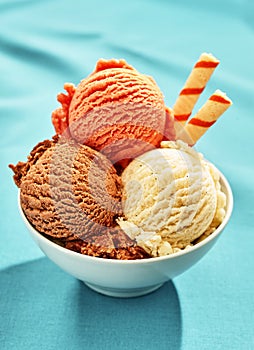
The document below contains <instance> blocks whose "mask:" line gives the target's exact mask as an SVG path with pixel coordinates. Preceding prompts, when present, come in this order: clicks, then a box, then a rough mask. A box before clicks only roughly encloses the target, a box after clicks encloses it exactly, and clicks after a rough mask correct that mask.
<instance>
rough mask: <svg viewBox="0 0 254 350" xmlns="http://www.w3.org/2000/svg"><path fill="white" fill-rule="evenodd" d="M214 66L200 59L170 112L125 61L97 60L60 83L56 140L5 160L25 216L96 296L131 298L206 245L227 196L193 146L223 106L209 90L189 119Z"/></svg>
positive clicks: (194, 258)
mask: <svg viewBox="0 0 254 350" xmlns="http://www.w3.org/2000/svg"><path fill="white" fill-rule="evenodd" d="M218 63H219V61H218V60H217V59H216V58H214V57H213V56H212V55H210V54H202V55H201V56H200V59H199V61H198V62H197V63H196V65H195V66H194V69H193V71H192V72H191V74H190V76H189V78H188V79H187V81H186V84H185V86H184V88H183V89H182V91H181V92H180V94H179V97H178V99H177V101H176V103H175V105H174V107H173V109H170V108H168V107H167V106H166V105H165V103H164V100H163V94H162V93H161V91H160V89H159V87H158V86H157V84H156V83H155V81H154V80H153V79H152V78H151V77H149V76H146V75H143V74H141V73H139V72H138V71H136V70H135V69H134V68H133V67H131V66H130V65H128V64H127V63H126V62H125V61H124V60H114V59H113V60H108V61H106V60H99V61H98V63H97V65H96V68H95V70H94V72H92V74H90V75H89V76H88V77H87V78H86V79H84V80H82V81H81V82H80V83H79V84H78V86H77V87H75V86H74V85H73V84H69V83H68V84H65V86H64V88H65V90H66V94H64V93H60V94H59V95H58V101H59V102H60V103H61V107H60V108H57V109H56V110H55V111H53V113H52V122H53V125H54V128H55V131H56V135H55V136H53V138H52V139H47V140H44V141H42V142H39V143H38V144H37V145H36V146H35V147H34V148H33V149H32V151H31V152H30V154H29V155H28V157H27V161H26V162H18V163H17V164H16V165H13V164H10V168H11V169H12V170H13V172H14V176H13V177H14V182H15V184H16V185H17V187H18V188H19V197H18V203H19V208H20V212H21V215H22V218H23V220H24V222H25V224H26V226H27V227H28V229H29V232H30V234H31V236H32V238H33V239H34V240H35V242H36V243H37V244H38V246H39V247H40V248H41V250H42V251H43V252H44V253H45V255H46V256H48V257H49V259H51V260H52V261H53V262H54V263H55V264H56V265H58V266H59V267H60V268H62V269H63V270H64V271H66V272H67V273H69V274H71V275H72V276H74V277H76V278H77V279H79V280H81V281H84V283H86V284H87V285H88V286H89V287H90V288H92V289H94V290H96V291H98V292H100V293H103V294H106V295H111V296H117V297H131V296H139V295H143V294H147V293H149V292H151V291H153V290H156V289H157V288H159V287H160V286H161V285H162V284H163V283H165V282H166V281H168V280H169V279H172V278H174V277H175V276H177V275H179V274H181V273H183V272H184V271H186V270H187V269H188V268H190V267H191V266H192V265H194V264H195V263H196V262H198V261H199V260H200V259H201V258H202V257H203V256H204V255H205V254H206V253H207V252H208V251H209V250H210V249H211V247H212V246H213V245H214V243H215V242H216V241H217V239H218V237H219V236H220V234H221V232H222V231H223V230H224V228H225V226H226V225H227V223H228V221H229V218H230V216H231V212H232V208H233V197H232V192H231V189H230V185H229V183H228V182H227V180H226V178H225V177H224V176H223V174H222V173H221V172H220V171H219V170H218V169H217V168H216V167H215V166H214V165H212V164H211V163H210V162H209V161H207V160H206V159H205V158H204V157H203V155H202V154H200V153H198V152H197V151H196V150H195V148H194V147H193V146H194V145H195V143H196V142H197V141H198V139H199V138H200V137H201V136H202V135H203V134H204V133H205V132H206V131H207V130H208V128H209V127H210V126H211V125H213V124H214V123H215V121H216V120H217V119H218V118H219V116H220V115H221V114H222V113H223V112H225V110H226V109H227V108H228V107H229V106H230V105H231V104H232V102H231V100H230V99H229V98H228V97H227V96H226V94H224V93H222V92H221V91H220V90H216V91H215V93H214V94H213V95H212V96H211V97H210V98H209V99H208V101H207V102H206V103H205V104H204V106H203V107H202V108H201V109H200V110H199V111H198V112H197V114H196V115H195V116H194V117H191V118H190V116H191V112H192V109H193V107H194V105H195V103H196V101H197V99H198V97H199V95H200V94H201V92H202V91H203V90H204V88H205V85H206V82H207V81H208V79H209V77H210V76H211V74H212V73H213V71H214V69H215V67H216V66H217V65H218ZM200 77H202V79H201V78H200Z"/></svg>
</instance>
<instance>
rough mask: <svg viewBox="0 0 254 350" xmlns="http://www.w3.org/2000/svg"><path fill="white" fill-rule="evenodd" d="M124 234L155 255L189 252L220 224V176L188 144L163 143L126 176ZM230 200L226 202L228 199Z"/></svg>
mask: <svg viewBox="0 0 254 350" xmlns="http://www.w3.org/2000/svg"><path fill="white" fill-rule="evenodd" d="M122 182H123V212H124V216H125V217H124V218H120V219H119V220H118V222H119V224H120V226H121V227H122V229H124V230H125V232H126V233H127V234H128V235H130V236H131V237H132V238H135V239H136V240H137V242H138V244H139V245H141V246H142V247H143V248H145V249H146V250H147V251H149V253H150V254H152V255H153V256H158V255H165V254H170V253H172V252H174V251H175V250H176V249H182V248H186V247H187V246H188V245H190V244H191V243H192V242H193V241H194V240H196V239H197V238H199V237H200V236H201V235H202V234H203V233H204V232H206V230H208V228H209V226H210V225H211V224H212V222H214V217H215V215H216V213H218V212H220V214H221V211H219V210H218V208H217V204H218V201H217V198H218V192H220V201H219V202H220V204H219V205H220V206H221V207H223V206H224V204H225V203H224V200H221V198H222V197H223V195H221V191H220V186H219V177H218V176H217V175H216V170H215V169H214V167H213V166H212V165H211V164H210V163H208V162H207V161H205V160H204V159H203V157H202V155H200V154H199V153H197V152H196V151H195V150H194V149H193V148H191V147H189V146H187V144H185V143H183V142H181V141H176V142H167V141H166V142H162V148H160V149H154V150H152V151H149V152H146V153H145V154H143V155H141V156H139V157H138V158H136V159H134V160H133V161H132V162H131V163H130V164H129V165H128V166H127V168H126V169H125V170H124V172H123V174H122ZM223 198H224V197H223Z"/></svg>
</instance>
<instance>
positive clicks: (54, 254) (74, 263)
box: [18, 173, 233, 297]
mask: <svg viewBox="0 0 254 350" xmlns="http://www.w3.org/2000/svg"><path fill="white" fill-rule="evenodd" d="M220 175H221V186H222V189H223V191H224V193H225V194H226V196H227V207H226V216H225V219H224V221H223V222H222V224H221V225H220V226H219V227H218V228H217V229H216V230H215V232H214V233H212V234H211V235H210V236H209V237H207V238H206V239H205V240H203V241H202V242H200V243H198V244H196V245H195V246H193V247H192V248H191V249H190V250H186V251H180V252H178V253H175V254H172V255H168V256H163V257H158V258H150V259H143V260H127V261H125V260H113V259H102V258H96V257H90V256H86V255H82V254H79V253H76V252H74V251H71V250H68V249H66V248H63V247H61V246H59V245H57V244H55V243H53V242H52V241H50V240H49V239H47V238H45V237H44V236H42V235H41V234H40V233H39V232H38V231H36V230H35V229H34V227H33V226H32V225H31V224H30V223H29V221H28V220H27V218H26V217H25V215H24V213H23V211H22V209H21V206H20V201H19V200H18V202H19V209H20V212H21V215H22V218H23V220H24V222H25V224H26V226H27V228H28V229H29V232H30V234H31V236H32V238H33V239H34V241H35V242H36V243H37V244H38V246H39V247H40V248H41V250H42V251H43V252H44V254H45V255H46V256H47V257H48V258H49V259H51V260H52V261H53V262H54V263H55V264H56V265H58V266H59V267H60V268H62V269H63V270H64V271H66V272H67V273H69V274H70V275H72V276H74V277H76V278H78V279H79V280H81V281H83V282H84V283H85V284H86V285H87V286H89V287H90V288H92V289H93V290H95V291H97V292H100V293H102V294H105V295H110V296H114V297H135V296H140V295H144V294H147V293H150V292H152V291H154V290H156V289H157V288H159V287H160V286H161V285H162V284H163V283H165V282H166V281H168V280H170V279H172V278H173V277H175V276H177V275H180V274H181V273H183V272H184V271H186V270H187V269H189V268H190V267H191V266H193V265H194V264H195V263H196V262H198V261H199V260H200V259H201V258H202V257H203V256H204V255H205V254H206V253H207V252H208V251H209V250H210V249H211V248H212V246H213V245H214V244H215V242H216V241H217V239H218V238H219V236H220V234H221V233H222V231H223V230H224V228H225V226H226V225H227V223H228V221H229V218H230V216H231V213H232V209H233V196H232V191H231V188H230V185H229V183H228V181H227V180H226V178H225V177H224V176H223V174H221V173H220Z"/></svg>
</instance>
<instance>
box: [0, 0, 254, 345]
mask: <svg viewBox="0 0 254 350" xmlns="http://www.w3.org/2000/svg"><path fill="white" fill-rule="evenodd" d="M253 4H254V3H253V2H252V1H247V0H246V1H241V0H232V1H229V0H224V1H223V2H222V1H218V0H214V1H199V0H193V1H184V0H182V1H166V0H160V1H156V0H148V1H145V0H138V1H134V0H128V1H127V2H124V1H113V0H108V1H99V0H93V1H75V0H73V1H66V0H61V1H60V0H59V1H58V0H54V1H46V0H44V1H43V0H33V1H32V0H26V1H25V0H24V1H22V0H20V1H13V0H11V1H7V0H6V1H3V0H0V24H1V30H0V130H1V137H0V179H1V183H0V198H1V200H0V205H1V208H0V209H1V221H0V235H1V243H0V348H1V350H11V349H15V350H16V349H18V350H23V349H31V350H33V349H42V350H44V349H45V350H51V349H74V350H76V349H99V350H100V349H120V350H121V349H148V350H149V349H151V350H152V349H158V350H161V349H183V350H192V349H195V350H197V349H198V350H199V349H202V350H206V349H207V350H210V349H213V350H217V349H223V350H224V349H235V350H238V349H244V350H248V349H249V350H251V349H254V332H253V328H254V316H253V315H254V278H253V271H254V243H253V242H254V236H253V234H254V232H253V231H254V230H253V217H254V209H253V200H254V156H253V151H254V141H253V134H254V115H253V113H254V69H253V62H254V5H253ZM204 51H206V52H212V53H213V54H214V55H215V56H216V57H218V58H219V59H220V61H221V63H220V65H219V66H218V68H217V69H216V71H215V73H214V75H213V76H212V78H211V80H210V81H209V83H208V85H207V88H206V90H205V92H204V93H203V95H202V97H201V99H200V101H199V102H198V104H197V107H196V108H199V107H200V106H201V105H202V103H203V102H204V101H205V100H206V99H207V98H208V97H209V96H210V94H211V93H212V92H213V91H214V90H215V89H217V88H219V89H221V90H223V91H226V92H227V94H228V96H229V97H230V98H231V99H232V100H233V102H234V105H233V106H232V107H231V108H230V109H229V110H228V111H227V112H226V113H225V114H224V115H223V116H222V117H221V118H220V119H219V121H218V122H217V123H216V124H215V125H214V126H213V127H212V128H211V129H210V130H209V131H208V132H207V134H206V135H205V136H204V137H203V138H202V139H201V140H200V141H199V142H198V144H197V146H196V148H197V149H198V150H199V151H200V152H202V153H204V154H205V156H206V158H208V159H209V160H210V161H212V162H213V163H214V164H215V165H217V166H218V167H219V169H220V170H221V171H222V172H223V173H224V174H225V175H226V176H227V178H228V179H229V182H230V183H231V185H232V189H233V193H234V200H235V206H234V212H233V216H232V219H231V221H230V223H229V225H228V226H227V228H226V230H225V232H224V234H223V235H222V237H221V238H220V240H219V241H218V243H217V244H216V246H215V247H214V248H213V249H212V250H211V252H209V253H208V254H207V256H206V257H205V258H204V259H203V260H202V261H201V262H200V263H198V264H197V265H195V266H194V267H193V268H192V269H190V270H189V271H187V272H186V273H184V274H183V275H181V276H179V277H177V278H175V279H174V280H173V281H170V282H168V283H166V284H165V285H164V286H163V287H162V288H161V289H159V290H158V291H157V292H154V293H152V294H150V295H147V296H145V297H140V298H135V299H127V300H124V299H123V300H121V299H113V298H110V297H106V296H102V295H99V294H97V293H95V292H93V291H91V290H89V289H88V288H87V287H85V286H84V285H83V284H82V283H81V282H79V281H77V280H75V279H74V278H72V277H70V276H68V275H67V274H65V273H64V272H62V271H61V270H60V269H59V268H57V267H56V266H55V265H53V263H51V262H50V261H49V260H48V259H47V258H45V257H44V255H43V253H42V252H41V251H40V250H39V248H38V247H37V246H35V244H34V243H33V241H32V240H31V238H30V236H29V234H28V232H27V230H26V228H25V227H24V224H23V222H22V220H21V218H20V215H19V212H18V208H17V188H16V187H15V185H14V183H13V180H12V173H11V171H10V169H9V168H8V164H9V163H14V164H15V163H16V162H17V161H19V160H25V159H26V156H27V155H28V153H29V152H30V150H31V149H32V147H33V146H34V145H36V144H37V143H38V142H39V141H41V140H43V139H45V138H50V137H51V136H52V135H53V134H54V130H53V127H52V125H51V112H52V110H53V109H55V108H56V107H57V106H58V103H57V101H56V95H57V93H58V92H60V91H62V90H63V84H64V83H65V82H66V81H68V82H74V83H75V84H77V83H78V82H79V80H80V79H82V78H83V77H85V76H86V75H88V74H89V73H90V72H91V71H92V70H93V68H94V66H95V63H96V61H97V59H98V58H100V57H103V58H111V57H115V58H125V59H126V60H127V61H128V63H130V64H132V65H134V66H135V67H136V68H137V69H138V70H140V71H141V72H143V73H145V74H149V75H152V76H153V77H154V78H155V80H156V81H157V83H158V85H159V86H160V88H161V89H162V91H163V92H164V95H165V101H166V103H167V104H168V105H169V106H172V105H173V103H174V102H175V100H176V97H177V95H178V92H179V91H180V89H181V88H182V86H183V84H184V82H185V79H186V77H187V76H188V74H189V72H190V70H191V68H192V66H193V64H194V63H195V61H196V60H197V58H198V57H199V55H200V54H201V53H202V52H204Z"/></svg>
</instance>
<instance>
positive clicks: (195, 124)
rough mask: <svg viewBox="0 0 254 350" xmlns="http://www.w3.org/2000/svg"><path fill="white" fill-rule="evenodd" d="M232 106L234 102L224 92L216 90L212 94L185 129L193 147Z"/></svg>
mask: <svg viewBox="0 0 254 350" xmlns="http://www.w3.org/2000/svg"><path fill="white" fill-rule="evenodd" d="M231 105H232V101H231V100H230V99H229V98H228V97H227V95H226V94H225V93H224V92H222V91H220V90H216V91H215V92H214V93H213V94H212V96H211V97H210V98H209V99H208V100H207V101H206V103H205V104H204V105H203V106H202V107H201V108H200V110H199V111H198V112H197V114H196V115H195V116H194V117H193V118H191V119H190V120H189V122H188V123H187V124H186V125H185V127H184V130H185V132H186V134H187V135H188V136H189V139H190V140H191V142H192V145H194V144H195V143H196V142H197V141H198V139H200V137H201V136H202V135H203V134H204V133H205V132H206V131H207V130H208V129H209V128H210V126H212V125H213V124H214V123H215V122H216V120H217V119H218V118H219V117H220V116H221V115H222V114H223V113H224V112H225V111H226V110H227V109H228V108H229V107H230V106H231ZM189 143H190V142H189Z"/></svg>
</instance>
